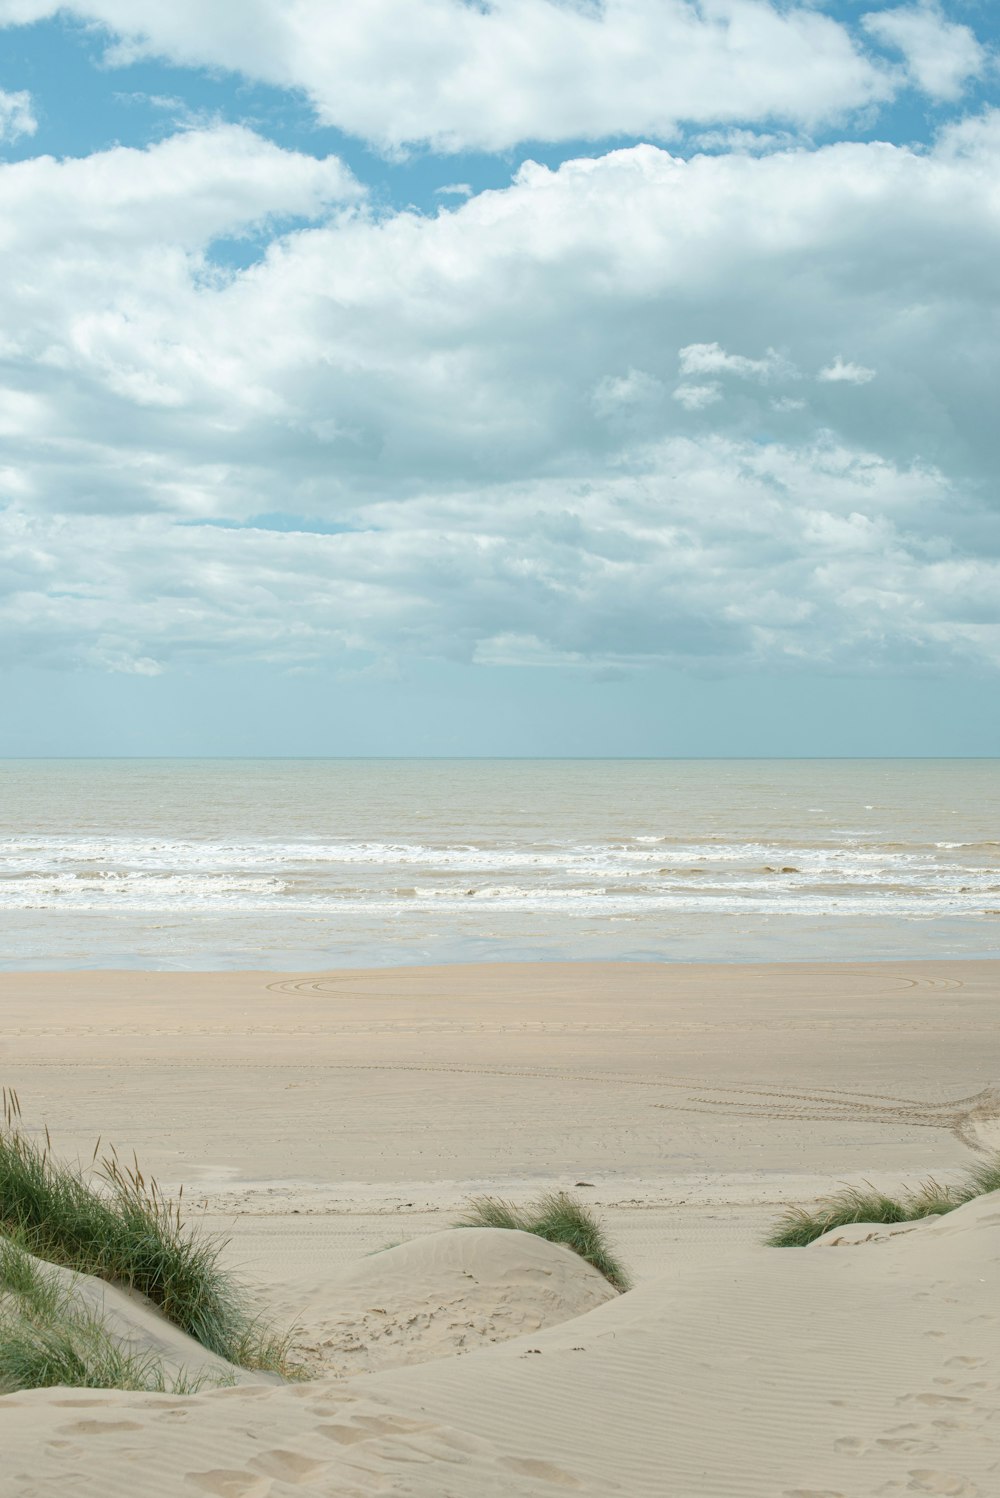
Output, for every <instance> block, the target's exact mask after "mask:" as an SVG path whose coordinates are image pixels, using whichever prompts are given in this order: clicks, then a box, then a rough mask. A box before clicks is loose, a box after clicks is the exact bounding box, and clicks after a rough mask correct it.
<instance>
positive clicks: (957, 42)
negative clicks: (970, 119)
mask: <svg viewBox="0 0 1000 1498" xmlns="http://www.w3.org/2000/svg"><path fill="white" fill-rule="evenodd" d="M861 24H862V25H863V26H864V28H865V30H866V31H867V32H868V33H869V35H870V36H873V37H875V39H876V40H877V41H879V42H881V43H882V44H883V46H886V47H891V48H893V49H895V50H896V51H899V52H902V54H903V58H904V63H905V66H906V70H907V73H908V74H909V77H910V79H911V81H912V82H913V83H914V84H915V86H916V87H917V88H919V89H921V90H922V92H923V93H925V94H927V95H929V96H930V98H932V99H958V98H960V97H961V95H962V93H963V91H964V89H965V86H966V84H967V83H968V82H969V80H970V79H972V78H978V77H980V75H981V74H982V72H983V70H984V68H985V66H986V58H987V54H986V50H985V48H984V47H983V46H982V45H981V44H980V42H979V41H978V40H977V38H976V35H975V33H974V32H973V31H972V30H971V29H970V28H969V27H968V26H963V25H961V24H959V23H958V22H955V21H949V20H948V18H947V17H946V16H945V15H944V14H943V12H942V10H941V7H940V6H939V5H935V4H933V3H924V4H918V5H901V6H899V7H897V8H896V9H894V10H877V11H871V12H870V13H869V14H868V15H866V16H863V17H862V21H861Z"/></svg>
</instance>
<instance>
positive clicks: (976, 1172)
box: [766, 1155, 1000, 1248]
mask: <svg viewBox="0 0 1000 1498" xmlns="http://www.w3.org/2000/svg"><path fill="white" fill-rule="evenodd" d="M991 1191H1000V1155H994V1156H993V1157H992V1158H990V1159H989V1160H983V1161H981V1162H980V1163H979V1164H977V1165H974V1166H973V1167H972V1169H971V1170H969V1171H968V1173H967V1175H966V1178H965V1180H964V1181H963V1182H960V1183H959V1184H957V1185H954V1186H943V1185H942V1184H941V1183H940V1182H939V1181H934V1180H927V1181H924V1182H922V1183H921V1184H920V1185H919V1186H917V1187H916V1188H909V1189H904V1190H903V1191H901V1192H900V1193H899V1194H898V1195H895V1196H893V1195H890V1194H889V1193H887V1192H885V1191H879V1190H877V1189H876V1188H875V1187H874V1186H872V1185H870V1184H868V1183H867V1182H866V1183H865V1184H864V1185H863V1186H845V1187H844V1188H843V1189H842V1190H840V1191H837V1192H835V1193H834V1194H833V1195H832V1196H828V1197H825V1198H824V1199H823V1200H822V1201H820V1202H818V1203H817V1204H816V1205H815V1206H814V1207H811V1208H806V1207H788V1208H787V1209H786V1211H785V1214H784V1216H783V1217H782V1218H781V1219H780V1221H779V1222H778V1224H777V1226H776V1227H775V1229H774V1231H773V1232H772V1233H771V1234H770V1235H769V1237H768V1238H767V1240H766V1242H767V1244H768V1245H769V1246H770V1247H771V1248H805V1247H806V1246H807V1245H808V1244H810V1243H814V1242H815V1241H816V1239H817V1238H822V1236H823V1234H824V1233H829V1232H831V1231H832V1229H834V1228H842V1227H849V1226H850V1225H851V1224H852V1223H856V1222H872V1223H885V1224H890V1225H891V1224H893V1223H898V1222H917V1221H918V1220H919V1219H920V1218H922V1217H942V1216H944V1214H945V1213H947V1212H954V1210H955V1208H956V1207H961V1206H964V1204H965V1203H966V1202H970V1201H972V1200H973V1199H974V1198H975V1197H977V1196H985V1195H987V1194H988V1193H989V1192H991Z"/></svg>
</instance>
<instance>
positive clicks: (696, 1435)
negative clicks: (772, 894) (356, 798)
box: [0, 962, 1000, 1498]
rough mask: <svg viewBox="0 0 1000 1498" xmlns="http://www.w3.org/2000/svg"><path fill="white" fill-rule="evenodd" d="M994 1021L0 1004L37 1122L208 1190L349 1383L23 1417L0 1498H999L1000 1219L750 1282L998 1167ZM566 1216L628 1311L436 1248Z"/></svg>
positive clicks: (931, 970) (728, 1011) (196, 993)
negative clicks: (815, 1218)
mask: <svg viewBox="0 0 1000 1498" xmlns="http://www.w3.org/2000/svg"><path fill="white" fill-rule="evenodd" d="M998 994H1000V964H996V963H988V962H961V963H947V962H938V963H910V964H897V963H869V964H842V965H821V964H806V963H802V964H789V965H787V966H771V967H760V968H735V967H730V968H725V967H687V968H685V967H658V966H656V965H653V964H635V965H629V966H615V965H611V964H578V965H577V964H572V965H543V964H523V965H517V964H513V965H510V966H508V967H505V968H499V967H486V968H475V967H467V968H459V967H456V968H451V969H439V970H430V969H427V970H420V969H413V970H409V971H406V972H401V971H391V970H383V971H378V972H369V973H339V974H336V973H335V974H324V975H315V976H310V977H308V978H307V977H305V976H304V975H297V976H291V975H289V976H288V977H287V978H280V977H278V976H276V975H274V974H266V975H265V974H252V973H250V974H248V973H242V974H241V973H228V974H148V973H138V974H124V973H123V974H55V975H46V974H7V975H3V976H2V977H0V1002H2V1004H3V1012H4V1018H5V1025H4V1032H3V1036H2V1038H0V1061H2V1065H3V1070H4V1074H5V1075H4V1080H5V1081H6V1082H7V1083H8V1084H9V1083H13V1084H14V1085H15V1086H16V1087H17V1088H18V1089H19V1091H20V1093H21V1096H22V1101H23V1102H24V1104H25V1107H26V1114H27V1116H28V1117H29V1119H30V1120H34V1121H38V1122H40V1121H41V1120H43V1119H44V1120H46V1121H48V1122H49V1123H50V1125H51V1126H52V1130H53V1134H54V1136H55V1139H56V1141H57V1145H58V1147H59V1148H60V1149H67V1150H68V1152H69V1153H70V1154H73V1153H75V1152H76V1151H79V1152H80V1153H81V1155H82V1156H83V1158H85V1159H89V1157H90V1153H91V1150H92V1148H93V1142H94V1139H95V1138H96V1136H97V1134H98V1133H104V1135H105V1138H108V1137H111V1138H113V1139H114V1141H115V1143H116V1144H117V1145H118V1146H119V1147H120V1148H122V1149H123V1150H125V1151H127V1152H128V1153H131V1151H132V1149H136V1150H137V1151H138V1153H139V1157H140V1159H141V1160H142V1162H143V1165H144V1168H147V1169H148V1170H151V1171H152V1172H153V1173H155V1174H156V1175H157V1176H158V1177H159V1178H160V1179H161V1181H163V1182H166V1183H172V1182H177V1181H186V1182H187V1183H188V1185H189V1188H191V1187H194V1188H195V1190H194V1192H190V1190H189V1194H190V1195H191V1196H192V1199H193V1201H196V1200H197V1199H198V1194H199V1193H200V1196H201V1198H203V1199H204V1201H205V1202H206V1204H207V1213H206V1215H205V1217H204V1219H203V1221H204V1223H205V1225H207V1226H210V1227H216V1228H220V1229H223V1230H224V1231H229V1232H231V1234H232V1240H233V1241H232V1243H231V1246H230V1248H229V1250H228V1251H227V1262H228V1263H230V1264H231V1265H233V1266H234V1267H236V1268H238V1269H240V1270H241V1271H243V1272H248V1273H249V1274H250V1275H251V1276H252V1277H253V1278H254V1279H255V1280H256V1281H257V1282H258V1283H259V1284H260V1286H261V1288H262V1289H263V1288H266V1289H267V1291H268V1294H267V1300H268V1302H269V1303H270V1305H271V1306H272V1307H274V1309H275V1310H276V1313H277V1316H278V1319H279V1320H292V1319H295V1318H299V1319H301V1322H302V1332H301V1334H300V1338H299V1340H300V1341H301V1343H302V1344H303V1347H304V1348H307V1349H309V1351H308V1352H307V1354H306V1356H307V1357H308V1358H309V1359H310V1360H312V1362H313V1364H314V1366H317V1367H324V1366H325V1368H326V1370H327V1373H326V1375H325V1376H323V1377H321V1378H320V1379H319V1380H317V1381H316V1382H313V1383H309V1384H304V1385H301V1386H294V1387H291V1386H290V1387H284V1386H283V1387H274V1386H268V1385H266V1384H264V1383H255V1384H252V1385H245V1386H241V1387H238V1388H235V1389H231V1390H216V1391H207V1392H204V1393H202V1394H199V1395H196V1396H194V1397H193V1398H190V1399H177V1398H172V1397H164V1396H148V1395H145V1396H138V1395H131V1394H104V1393H86V1392H81V1391H76V1392H72V1393H71V1392H68V1391H66V1390H62V1391H59V1390H51V1391H46V1392H40V1393H35V1394H18V1395H12V1396H8V1397H7V1398H5V1399H0V1443H2V1446H0V1449H2V1453H3V1460H2V1466H0V1498H51V1495H53V1494H55V1493H60V1494H62V1493H67V1494H72V1495H73V1498H168V1495H169V1498H176V1495H181V1498H199V1495H200V1498H204V1495H205V1494H208V1495H214V1498H291V1495H293V1494H302V1495H306V1498H308V1495H312V1494H315V1495H317V1498H318V1495H321V1494H322V1495H334V1494H336V1495H347V1498H350V1495H366V1498H367V1495H370V1494H388V1495H396V1494H398V1495H409V1498H479V1495H483V1498H499V1495H505V1498H507V1495H514V1498H518V1495H532V1498H542V1495H554V1494H556V1493H559V1492H576V1493H580V1494H584V1495H594V1498H596V1495H598V1494H600V1495H602V1498H603V1495H607V1494H613V1493H618V1494H621V1495H623V1498H896V1495H907V1498H908V1495H911V1494H918V1495H919V1494H938V1495H953V1498H956V1495H957V1498H996V1495H997V1494H998V1493H1000V1435H998V1433H997V1431H998V1427H997V1422H996V1419H995V1415H996V1411H997V1409H998V1408H1000V1335H998V1333H1000V1310H998V1309H997V1304H996V1285H997V1261H998V1259H1000V1201H998V1200H997V1199H996V1198H994V1197H988V1198H982V1199H981V1200H979V1201H976V1202H973V1203H971V1204H969V1205H968V1206H966V1207H963V1208H961V1209H959V1210H958V1211H956V1212H955V1213H953V1214H951V1215H950V1216H948V1217H946V1218H943V1219H931V1220H930V1221H928V1222H925V1223H919V1224H905V1225H904V1226H903V1227H902V1228H900V1229H895V1228H893V1229H885V1228H866V1227H865V1225H864V1224H861V1225H858V1226H857V1227H855V1228H851V1229H839V1230H835V1231H834V1233H833V1234H832V1235H830V1236H831V1237H832V1240H834V1241H833V1242H831V1241H829V1240H828V1241H827V1242H825V1243H819V1244H817V1245H814V1246H812V1247H810V1248H807V1249H767V1248H763V1247H761V1246H759V1245H760V1237H761V1235H762V1233H763V1230H764V1227H765V1225H766V1223H767V1221H768V1220H769V1219H771V1218H773V1217H774V1216H775V1215H776V1212H777V1210H778V1209H779V1207H780V1204H781V1203H782V1202H783V1201H800V1202H804V1201H807V1200H809V1199H810V1198H813V1197H815V1196H817V1195H819V1194H821V1193H823V1192H826V1191H829V1190H830V1189H833V1188H835V1187H836V1186H837V1185H838V1184H839V1183H841V1182H843V1181H845V1180H864V1179H869V1180H871V1181H873V1182H874V1183H875V1184H876V1185H886V1186H890V1185H892V1186H896V1185H899V1184H900V1183H901V1182H909V1183H911V1184H914V1183H916V1182H918V1181H919V1180H920V1179H922V1178H923V1177H925V1176H927V1175H928V1174H933V1175H935V1176H936V1177H938V1178H939V1179H941V1180H949V1179H954V1178H956V1177H958V1176H960V1175H961V1174H962V1172H963V1170H964V1168H965V1167H966V1166H967V1165H968V1164H969V1163H970V1162H971V1161H972V1160H974V1159H975V1158H976V1156H977V1154H979V1155H981V1154H982V1153H983V1152H984V1151H988V1150H991V1149H993V1148H995V1147H996V1146H997V1142H998V1130H1000V1091H998V1083H1000V1076H998V1070H1000V1068H998V1065H997V1045H996V1043H997V1036H998V1031H1000V1008H998V1005H997V998H998ZM577 1182H587V1183H589V1184H588V1185H585V1186H583V1185H581V1186H579V1187H578V1186H577ZM546 1188H568V1189H570V1190H574V1189H576V1190H577V1191H578V1193H579V1194H580V1195H582V1196H583V1197H584V1198H585V1199H586V1200H587V1201H588V1203H590V1204H592V1205H593V1206H594V1207H596V1208H597V1210H598V1211H599V1213H600V1215H601V1217H602V1218H603V1219H604V1221H605V1222H606V1224H607V1226H608V1228H609V1231H610V1235H611V1239H612V1242H613V1244H614V1246H615V1247H616V1248H618V1249H620V1251H621V1255H622V1257H623V1258H624V1260H625V1261H626V1263H627V1265H628V1266H629V1267H630V1268H631V1269H632V1270H633V1271H634V1273H635V1278H636V1281H637V1288H636V1289H635V1290H633V1291H632V1292H630V1293H629V1294H628V1295H626V1296H622V1297H618V1296H612V1297H610V1298H609V1297H608V1294H607V1291H606V1289H605V1287H604V1286H603V1282H601V1283H597V1284H595V1283H594V1281H593V1279H592V1278H591V1277H590V1276H589V1271H586V1272H584V1273H583V1275H582V1278H581V1276H580V1273H579V1271H580V1270H581V1269H582V1267H583V1266H579V1265H570V1266H569V1267H567V1265H566V1261H565V1260H564V1259H560V1260H558V1263H559V1265H560V1270H561V1272H562V1275H563V1277H562V1278H560V1276H559V1275H555V1274H553V1273H548V1275H547V1277H544V1278H539V1277H538V1271H539V1265H540V1263H541V1258H540V1255H544V1256H545V1264H546V1268H547V1269H551V1266H553V1265H554V1264H555V1263H556V1262H557V1261H556V1260H554V1259H553V1258H552V1254H551V1253H550V1252H549V1248H548V1246H546V1245H539V1244H535V1243H534V1242H533V1241H532V1242H530V1243H528V1244H527V1245H526V1244H525V1243H521V1242H519V1235H516V1234H510V1235H501V1236H502V1237H504V1239H505V1241H504V1243H503V1244H502V1245H500V1247H499V1248H498V1249H497V1250H496V1251H494V1249H493V1248H485V1247H484V1248H483V1250H482V1256H481V1257H478V1258H477V1257H476V1256H477V1255H480V1248H479V1246H478V1244H477V1240H476V1235H475V1234H474V1233H473V1232H472V1231H471V1230H468V1231H469V1236H468V1237H463V1234H456V1233H448V1232H445V1233H441V1229H442V1228H445V1227H447V1225H448V1224H449V1223H450V1222H451V1221H452V1220H453V1217H454V1214H455V1212H456V1209H457V1208H458V1206H459V1205H460V1203H461V1202H462V1201H463V1200H465V1199H466V1198H467V1196H468V1195H469V1194H470V1193H472V1192H475V1191H492V1192H494V1193H497V1194H501V1195H508V1196H514V1197H516V1198H518V1199H521V1200H523V1199H525V1198H527V1197H530V1196H531V1195H532V1194H534V1193H535V1192H537V1191H538V1190H540V1189H546ZM464 1231H466V1230H463V1232H464ZM400 1237H405V1238H406V1239H407V1240H409V1241H407V1242H406V1243H405V1244H404V1246H403V1248H400V1249H395V1250H393V1251H392V1252H391V1253H388V1254H378V1255H376V1256H375V1257H374V1258H372V1259H366V1258H365V1257H364V1255H365V1254H366V1253H367V1252H369V1251H370V1250H371V1249H381V1248H384V1247H385V1245H386V1244H387V1243H388V1242H392V1241H395V1240H398V1239H399V1238H400ZM459 1239H461V1240H462V1241H461V1243H459V1241H458V1240H459ZM483 1241H484V1243H485V1240H483ZM456 1255H457V1257H456ZM462 1255H469V1256H472V1257H471V1258H470V1259H469V1260H468V1262H465V1263H464V1265H463V1260H462V1258H461V1256H462ZM345 1266H346V1267H345ZM466 1272H468V1273H469V1274H471V1275H472V1276H473V1278H472V1279H469V1280H467V1281H465V1282H464V1283H463V1284H461V1285H459V1286H458V1289H457V1290H456V1283H457V1281H458V1280H463V1278H464V1274H465V1273H466ZM508 1274H509V1276H510V1278H509V1279H508V1278H505V1276H506V1275H508ZM590 1297H593V1298H590ZM588 1307H589V1308H588ZM442 1311H443V1312H444V1314H443V1315H442V1314H440V1312H442ZM383 1312H384V1313H385V1316H384V1317H383V1314H382V1313H383ZM414 1316H416V1318H417V1319H416V1320H415V1321H411V1318H412V1317H414ZM421 1318H422V1319H421ZM389 1325H391V1326H392V1328H393V1329H392V1331H391V1333H390V1332H388V1331H387V1327H388V1326H389ZM536 1327H537V1328H538V1329H537V1330H536V1329H535V1328H536ZM348 1335H351V1336H355V1337H356V1338H357V1345H358V1346H359V1348H360V1349H361V1351H359V1352H348V1351H346V1349H345V1345H344V1341H343V1339H344V1338H345V1337H346V1336H348ZM494 1337H497V1338H498V1339H499V1338H500V1337H504V1338H509V1340H497V1341H496V1342H494V1341H493V1338H494ZM397 1338H398V1341H397ZM477 1344H479V1345H478V1346H477ZM348 1345H351V1344H348ZM454 1353H459V1354H461V1355H459V1356H454V1355H452V1354H454ZM355 1359H356V1360H357V1361H356V1362H355V1361H354V1360H355ZM414 1359H419V1361H413V1360H414ZM352 1368H356V1369H359V1370H366V1371H358V1372H356V1373H355V1375H354V1376H347V1375H349V1374H350V1372H351V1369H352Z"/></svg>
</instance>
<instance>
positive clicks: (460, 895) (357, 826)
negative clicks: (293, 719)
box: [0, 759, 1000, 970]
mask: <svg viewBox="0 0 1000 1498" xmlns="http://www.w3.org/2000/svg"><path fill="white" fill-rule="evenodd" d="M997 956H1000V761H998V760H992V759H991V760H974V759H951V760H932V759H908V760H888V759H871V760H844V759H838V760H776V759H754V760H739V759H715V760H710V759H697V760H695V759H688V760H684V759H629V760H621V759H615V760H595V759H566V760H557V759H540V760H529V759H454V760H449V759H353V760H352V759H295V760H292V759H201V760H196V759H188V760H185V759H163V760H128V759H107V760H97V759H94V760H19V761H18V760H6V761H0V968H5V969H8V970H11V969H39V970H56V969H81V968H150V969H169V970H185V969H186V970H209V969H223V968H242V969H252V968H266V969H276V970H308V969H315V968H324V967H353V966H385V965H396V964H414V963H438V962H459V961H464V962H473V961H517V960H564V961H565V960H581V959H619V960H656V961H669V962H675V961H676V962H680V961H691V962H761V961H779V962H780V961H809V960H859V959H860V960H868V959H872V960H882V959H898V958H929V957H938V958H945V957H946V958H956V957H997Z"/></svg>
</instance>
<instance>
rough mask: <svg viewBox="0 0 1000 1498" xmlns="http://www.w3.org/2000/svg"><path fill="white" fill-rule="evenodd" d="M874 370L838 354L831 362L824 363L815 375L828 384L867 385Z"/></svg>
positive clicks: (871, 378) (873, 375)
mask: <svg viewBox="0 0 1000 1498" xmlns="http://www.w3.org/2000/svg"><path fill="white" fill-rule="evenodd" d="M875 374H876V371H875V370H874V369H869V368H868V367H867V366H866V365H864V364H853V363H851V361H850V360H848V359H842V358H841V357H840V355H839V354H838V355H837V357H836V358H835V359H834V361H833V363H832V364H827V365H824V367H823V368H822V369H821V370H820V372H819V374H818V375H817V376H816V378H817V380H823V381H825V383H826V384H828V385H867V384H868V383H869V382H870V381H871V380H874V378H875Z"/></svg>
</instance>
